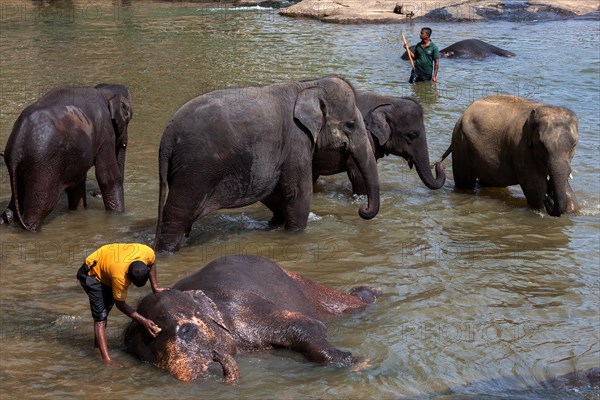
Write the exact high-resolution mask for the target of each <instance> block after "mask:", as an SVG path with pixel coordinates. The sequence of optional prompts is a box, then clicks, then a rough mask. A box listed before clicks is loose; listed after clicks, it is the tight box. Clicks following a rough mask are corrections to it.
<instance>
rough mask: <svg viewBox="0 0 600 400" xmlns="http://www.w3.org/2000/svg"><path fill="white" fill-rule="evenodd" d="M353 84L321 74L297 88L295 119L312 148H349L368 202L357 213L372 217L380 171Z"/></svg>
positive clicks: (374, 212)
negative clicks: (312, 144)
mask: <svg viewBox="0 0 600 400" xmlns="http://www.w3.org/2000/svg"><path fill="white" fill-rule="evenodd" d="M355 96H356V92H355V90H354V88H353V87H352V85H351V84H350V83H349V82H347V81H346V80H344V79H342V78H339V77H330V78H324V79H320V80H318V81H317V84H316V85H315V86H309V87H307V88H305V89H303V90H301V91H300V93H299V95H298V97H297V99H296V103H295V105H294V119H295V120H296V121H298V122H299V123H300V124H301V125H302V126H303V127H304V130H305V131H308V133H309V134H310V136H311V138H312V140H313V143H314V144H315V150H316V151H320V150H332V151H336V152H337V151H343V152H348V153H349V154H350V156H351V157H352V159H353V160H354V162H355V163H356V165H357V166H358V169H359V171H360V174H361V175H362V177H363V179H364V181H365V186H366V189H367V190H366V191H367V197H368V205H366V206H362V207H361V208H360V210H359V214H360V216H361V217H362V218H364V219H371V218H374V217H375V216H376V215H377V213H378V212H379V174H378V172H377V162H376V159H375V157H374V155H373V150H372V149H371V144H370V142H369V138H368V133H367V131H366V128H365V124H364V121H363V118H362V115H361V113H360V111H359V109H358V108H357V106H356V99H355Z"/></svg>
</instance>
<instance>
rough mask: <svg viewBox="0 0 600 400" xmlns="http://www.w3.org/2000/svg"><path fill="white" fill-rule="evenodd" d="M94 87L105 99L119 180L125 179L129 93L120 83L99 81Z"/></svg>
mask: <svg viewBox="0 0 600 400" xmlns="http://www.w3.org/2000/svg"><path fill="white" fill-rule="evenodd" d="M95 88H96V89H97V90H98V91H99V93H100V95H101V96H102V98H103V99H104V101H106V106H107V107H108V110H109V112H110V117H111V120H112V125H113V129H114V131H115V154H116V157H117V163H118V165H119V169H120V172H121V182H123V181H124V179H125V151H126V150H127V127H128V125H129V121H131V120H132V119H133V111H132V110H131V93H130V92H129V90H128V89H127V88H126V87H125V86H122V85H113V84H106V83H101V84H99V85H96V86H95Z"/></svg>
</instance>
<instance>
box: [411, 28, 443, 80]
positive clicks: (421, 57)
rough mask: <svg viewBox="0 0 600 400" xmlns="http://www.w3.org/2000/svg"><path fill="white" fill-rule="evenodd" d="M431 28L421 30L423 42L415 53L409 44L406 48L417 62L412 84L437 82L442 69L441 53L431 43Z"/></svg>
mask: <svg viewBox="0 0 600 400" xmlns="http://www.w3.org/2000/svg"><path fill="white" fill-rule="evenodd" d="M431 32H432V31H431V28H422V29H421V42H419V43H418V44H417V45H416V46H415V50H414V52H412V51H411V50H410V48H409V47H408V44H406V43H405V44H404V48H405V49H406V51H407V52H408V53H409V54H410V55H411V57H412V58H413V60H414V61H415V68H414V69H413V71H412V73H411V75H410V80H409V82H410V83H414V82H424V81H432V82H437V73H438V69H439V67H440V51H439V49H438V47H437V45H436V44H435V43H433V42H432V41H431Z"/></svg>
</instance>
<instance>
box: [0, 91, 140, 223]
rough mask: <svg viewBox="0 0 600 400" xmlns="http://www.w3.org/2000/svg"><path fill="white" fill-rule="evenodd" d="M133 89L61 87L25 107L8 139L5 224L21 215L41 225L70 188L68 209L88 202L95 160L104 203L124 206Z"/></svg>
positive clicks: (119, 208)
mask: <svg viewBox="0 0 600 400" xmlns="http://www.w3.org/2000/svg"><path fill="white" fill-rule="evenodd" d="M132 116H133V114H132V111H131V94H130V93H129V90H128V89H127V88H126V87H124V86H121V85H112V84H99V85H97V86H95V87H73V88H57V89H54V90H51V91H50V92H48V93H46V94H45V95H44V96H42V97H41V98H40V99H39V100H38V101H37V102H35V103H34V104H32V105H30V106H28V107H27V108H25V110H23V112H21V115H19V118H18V119H17V121H16V122H15V124H14V126H13V129H12V132H11V134H10V136H9V138H8V142H7V143H6V148H5V151H4V161H5V163H6V166H7V168H8V173H9V175H10V185H11V192H12V195H11V200H10V204H9V205H8V206H7V207H6V209H5V210H4V213H3V214H2V217H1V218H0V223H4V224H10V223H12V222H13V221H14V218H15V214H16V218H18V220H19V221H20V222H21V225H22V226H23V228H25V229H27V230H30V231H37V230H39V229H40V227H41V225H42V222H43V220H44V218H46V217H47V216H48V214H50V212H51V211H52V210H53V209H54V207H56V204H57V203H58V200H59V198H60V194H61V193H62V192H63V191H64V190H66V192H67V196H68V200H69V209H70V210H76V209H77V208H78V207H80V206H83V207H86V206H87V203H86V193H85V180H86V175H87V172H88V170H89V169H90V168H91V167H92V166H94V165H95V167H96V168H95V169H96V179H97V180H98V184H99V185H100V190H101V192H102V198H103V200H104V207H105V208H106V210H108V211H117V212H122V211H124V209H125V199H124V194H123V180H124V173H125V172H124V170H125V150H126V147H127V126H128V124H129V121H130V120H131V118H132Z"/></svg>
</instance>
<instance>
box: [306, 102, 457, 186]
mask: <svg viewBox="0 0 600 400" xmlns="http://www.w3.org/2000/svg"><path fill="white" fill-rule="evenodd" d="M356 104H357V105H358V109H359V110H360V112H361V114H362V115H363V118H364V121H365V126H366V127H367V131H368V132H369V133H370V135H369V140H370V142H371V147H372V149H373V153H374V155H375V158H376V159H377V160H378V159H380V158H382V157H384V156H387V155H389V154H393V155H395V156H400V157H403V158H404V159H406V160H407V161H408V165H409V166H410V168H411V169H412V167H413V165H414V166H416V169H417V173H418V174H419V177H420V178H421V180H422V181H423V183H424V184H425V186H427V187H428V188H430V189H439V188H441V187H442V186H443V185H444V182H445V181H446V173H445V170H444V165H443V164H441V163H437V164H436V165H435V168H436V177H435V178H434V177H433V174H432V173H431V169H430V164H429V152H428V149H427V137H426V135H425V124H424V123H423V108H422V107H421V105H420V104H419V103H418V102H417V101H416V100H414V99H411V98H408V97H392V96H382V95H379V94H376V93H373V92H357V94H356ZM343 171H346V172H347V173H348V177H349V179H350V182H351V183H352V192H353V193H355V194H359V195H364V194H366V193H367V192H366V187H365V184H364V181H363V179H362V176H361V175H360V173H359V169H358V168H357V166H356V164H355V162H354V160H353V159H352V158H351V157H350V156H349V154H348V153H343V152H332V151H327V150H318V151H316V152H315V155H314V157H313V182H316V180H317V179H318V177H319V176H320V175H332V174H337V173H340V172H343Z"/></svg>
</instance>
